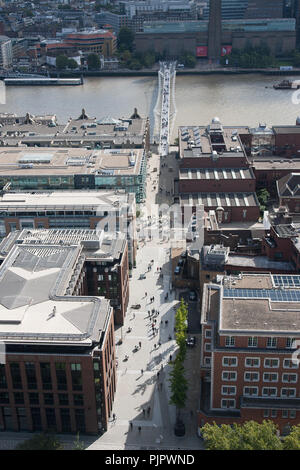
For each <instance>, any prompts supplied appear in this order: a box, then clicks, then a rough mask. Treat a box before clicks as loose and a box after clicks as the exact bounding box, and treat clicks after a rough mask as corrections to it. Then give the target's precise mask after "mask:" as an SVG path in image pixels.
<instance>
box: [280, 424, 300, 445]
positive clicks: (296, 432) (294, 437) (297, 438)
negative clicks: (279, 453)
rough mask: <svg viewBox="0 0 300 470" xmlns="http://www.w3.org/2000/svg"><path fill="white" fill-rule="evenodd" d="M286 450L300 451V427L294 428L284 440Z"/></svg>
mask: <svg viewBox="0 0 300 470" xmlns="http://www.w3.org/2000/svg"><path fill="white" fill-rule="evenodd" d="M283 448H284V450H300V425H299V424H298V425H297V426H292V428H291V432H290V434H289V435H288V436H286V437H285V438H284V441H283Z"/></svg>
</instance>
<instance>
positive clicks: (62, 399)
mask: <svg viewBox="0 0 300 470" xmlns="http://www.w3.org/2000/svg"><path fill="white" fill-rule="evenodd" d="M58 401H59V404H60V405H68V404H69V397H68V394H67V393H59V394H58Z"/></svg>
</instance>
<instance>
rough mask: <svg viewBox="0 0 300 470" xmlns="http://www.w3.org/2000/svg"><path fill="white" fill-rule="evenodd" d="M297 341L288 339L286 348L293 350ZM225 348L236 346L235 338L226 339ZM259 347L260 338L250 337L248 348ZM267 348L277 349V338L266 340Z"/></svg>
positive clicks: (227, 337) (228, 337)
mask: <svg viewBox="0 0 300 470" xmlns="http://www.w3.org/2000/svg"><path fill="white" fill-rule="evenodd" d="M295 341H296V339H295V338H286V345H285V347H286V348H293V343H294V342H295ZM225 346H228V347H230V346H235V336H226V338H225ZM257 346H258V337H257V336H249V337H248V347H249V348H257ZM266 347H267V348H276V347H277V338H275V337H273V336H272V337H269V338H267V339H266Z"/></svg>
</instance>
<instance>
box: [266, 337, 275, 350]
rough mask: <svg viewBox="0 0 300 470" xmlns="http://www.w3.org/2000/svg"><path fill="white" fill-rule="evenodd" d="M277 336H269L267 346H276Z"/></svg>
mask: <svg viewBox="0 0 300 470" xmlns="http://www.w3.org/2000/svg"><path fill="white" fill-rule="evenodd" d="M276 346H277V338H268V339H267V348H276Z"/></svg>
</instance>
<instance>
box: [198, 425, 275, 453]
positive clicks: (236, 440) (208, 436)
mask: <svg viewBox="0 0 300 470" xmlns="http://www.w3.org/2000/svg"><path fill="white" fill-rule="evenodd" d="M276 432H277V428H276V426H275V424H274V423H273V422H272V421H263V422H262V423H261V424H260V423H257V422H256V421H247V422H246V423H244V424H237V423H234V424H233V425H232V426H230V425H229V424H222V425H221V426H218V425H217V424H216V423H214V424H208V423H206V424H205V425H204V426H203V428H202V435H203V438H204V441H205V445H206V448H207V449H208V450H282V449H283V445H282V442H281V441H280V439H279V437H278V436H277V433H276Z"/></svg>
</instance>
